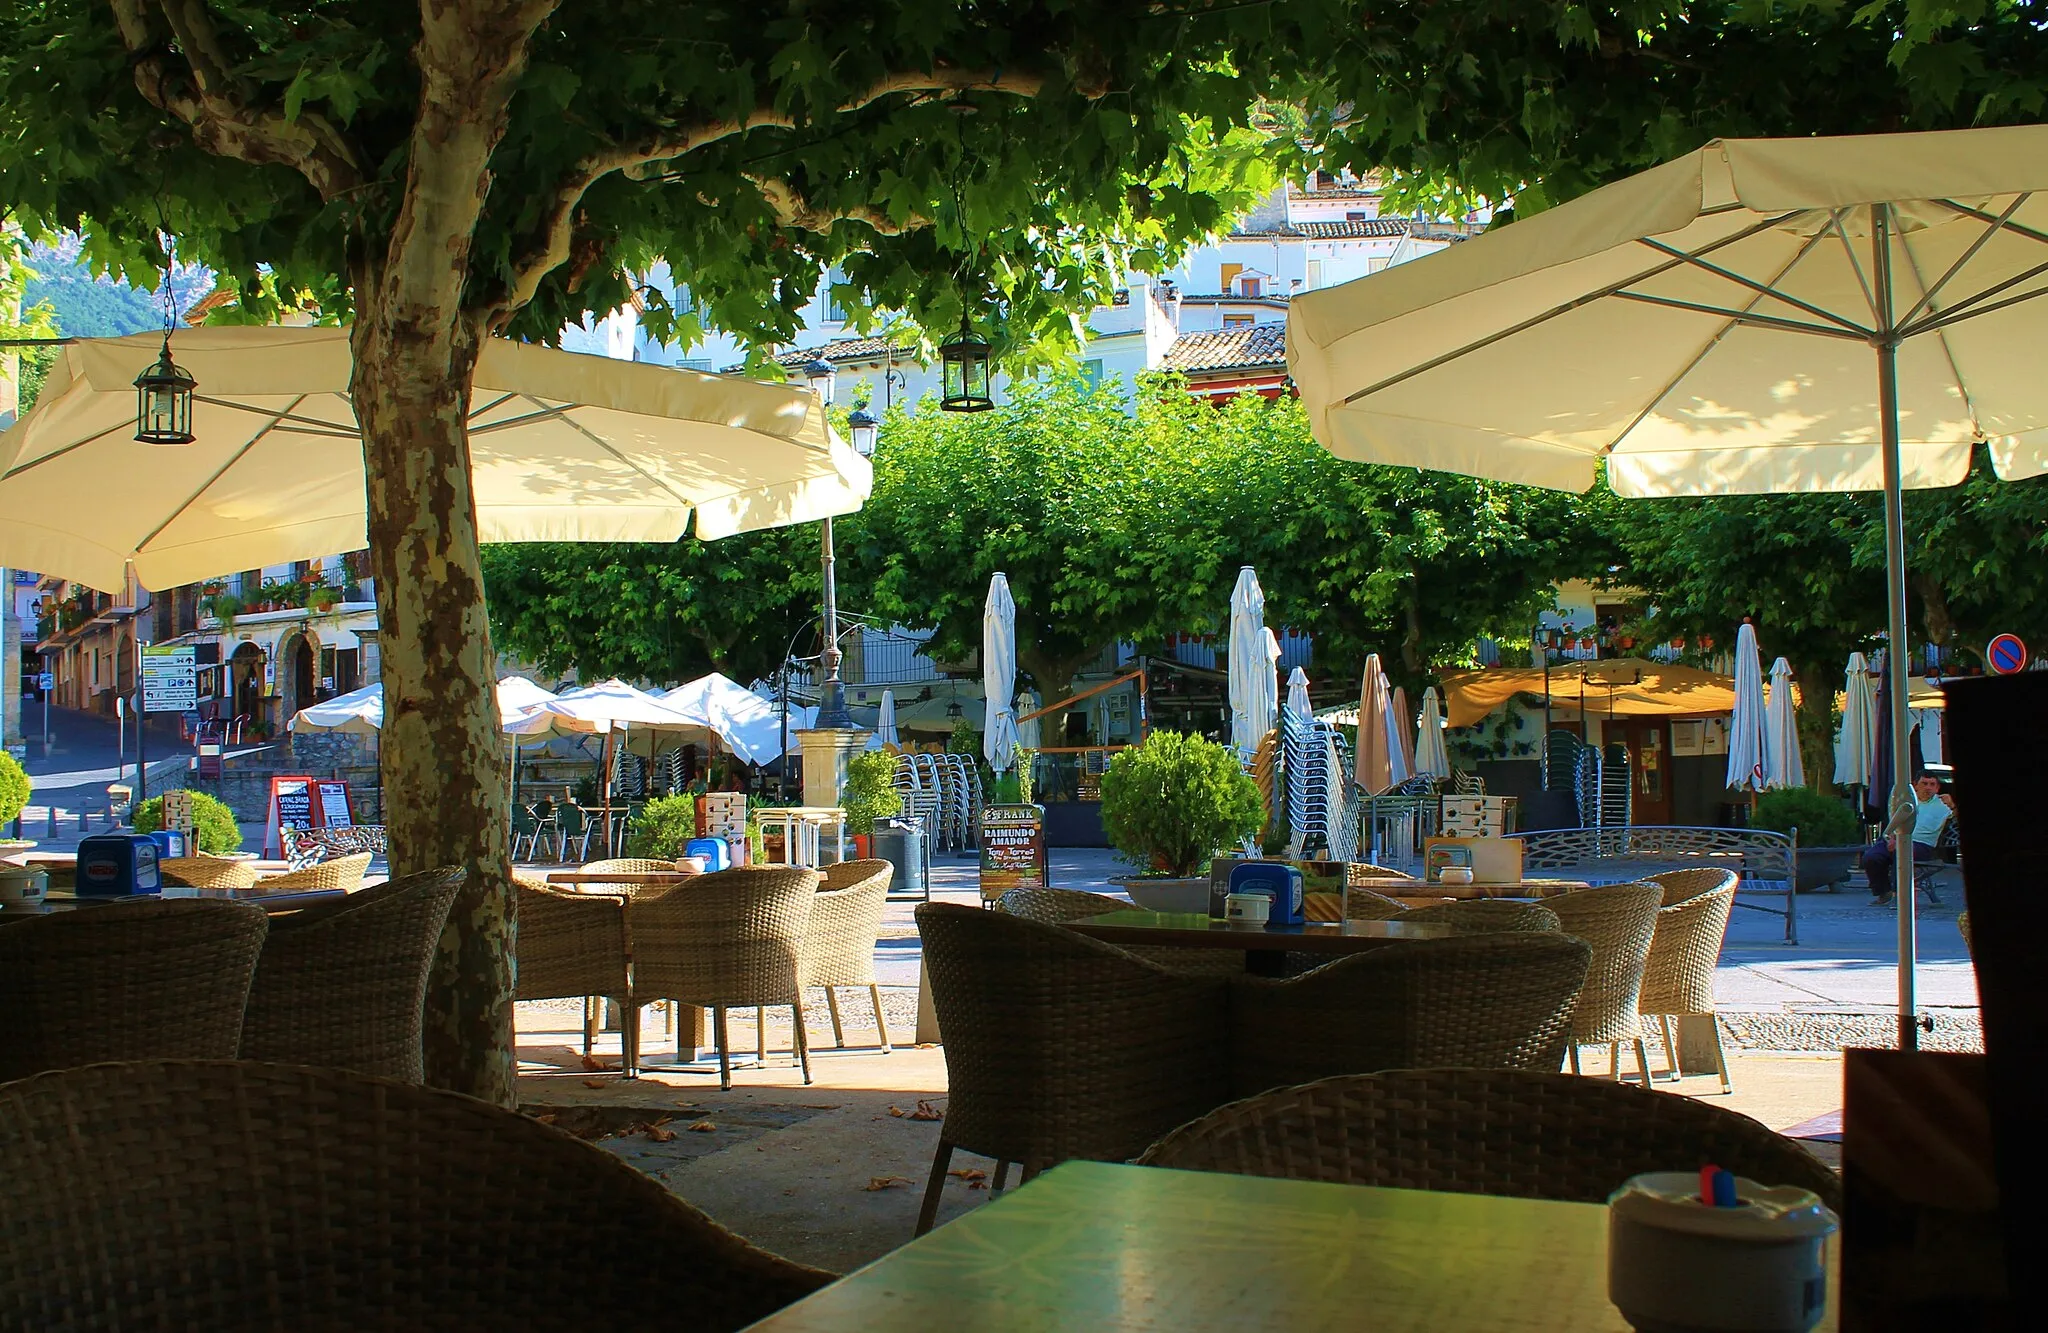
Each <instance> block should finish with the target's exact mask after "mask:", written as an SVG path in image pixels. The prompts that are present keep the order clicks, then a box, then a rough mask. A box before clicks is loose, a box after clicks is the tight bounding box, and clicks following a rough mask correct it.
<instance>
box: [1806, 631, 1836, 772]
mask: <svg viewBox="0 0 2048 1333" xmlns="http://www.w3.org/2000/svg"><path fill="white" fill-rule="evenodd" d="M1836 669H1837V668H1836V667H1835V666H1834V665H1833V664H1832V663H1829V662H1802V663H1800V664H1799V666H1798V667H1797V668H1796V671H1797V673H1798V676H1799V717H1798V723H1799V750H1800V756H1799V757H1800V761H1801V762H1802V763H1803V764H1804V765H1805V768H1806V785H1807V786H1809V787H1811V788H1813V789H1814V790H1815V791H1817V792H1826V793H1830V794H1832V793H1833V792H1834V790H1835V687H1834V684H1833V681H1832V678H1831V675H1830V673H1831V672H1834V671H1835V670H1836Z"/></svg>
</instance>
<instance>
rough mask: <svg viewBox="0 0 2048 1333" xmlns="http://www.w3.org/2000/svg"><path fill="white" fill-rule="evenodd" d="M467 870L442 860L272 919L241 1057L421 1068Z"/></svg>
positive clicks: (409, 1073) (402, 1071)
mask: <svg viewBox="0 0 2048 1333" xmlns="http://www.w3.org/2000/svg"><path fill="white" fill-rule="evenodd" d="M466 873H467V872H465V871H464V870H463V868H462V867H461V866H440V867H438V868H436V869H433V870H428V871H423V872H421V873H419V874H416V875H402V876H400V877H399V878H397V879H394V880H390V881H388V882H387V883H383V884H379V885H377V886H376V887H375V888H372V889H365V890H363V891H362V892H361V893H353V894H350V895H349V896H348V897H346V898H344V899H342V900H341V901H339V902H332V903H317V904H315V905H314V906H311V907H307V908H304V909H302V910H300V911H297V912H290V913H286V914H285V915H283V916H280V917H278V918H277V919H276V920H275V921H273V922H271V925H270V934H269V936H268V937H267V938H266V939H265V940H264V942H263V952H262V954H261V956H259V957H258V959H257V961H256V980H255V984H254V985H253V986H252V987H251V988H250V990H249V1006H248V1010H247V1016H246V1017H245V1018H244V1020H243V1023H242V1048H241V1053H242V1058H243V1059H244V1060H277V1061H282V1062H285V1063H289V1064H303V1065H330V1066H333V1067H335V1068H339V1069H353V1070H355V1071H356V1072H357V1073H359V1074H376V1075H380V1076H382V1077H384V1078H395V1079H398V1080H400V1081H402V1082H406V1083H418V1082H420V1081H421V1079H422V1078H423V1077H424V1076H425V1067H424V1063H423V1054H422V1051H421V1045H420V1042H421V1032H422V1026H423V1017H422V1011H423V1008H424V1006H425V1004H426V998H427V974H428V973H429V971H431V970H432V968H433V965H434V951H435V948H436V947H437V946H438V945H439V943H440V941H441V928H442V926H443V925H444V924H445V923H446V922H447V920H448V906H449V904H450V903H452V902H454V901H455V892H456V890H457V889H459V888H460V887H461V886H462V881H463V878H464V876H465V874H466Z"/></svg>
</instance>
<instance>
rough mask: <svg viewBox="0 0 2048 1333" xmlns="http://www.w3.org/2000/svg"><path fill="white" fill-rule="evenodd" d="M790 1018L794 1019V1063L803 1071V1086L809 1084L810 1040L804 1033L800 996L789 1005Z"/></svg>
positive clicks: (802, 1006) (802, 1004) (802, 1008)
mask: <svg viewBox="0 0 2048 1333" xmlns="http://www.w3.org/2000/svg"><path fill="white" fill-rule="evenodd" d="M789 1014H790V1017H791V1018H794V1019H795V1020H796V1063H797V1067H798V1068H799V1069H802V1070H803V1071H804V1086H805V1087H809V1086H810V1085H811V1041H810V1038H809V1037H808V1036H806V1035H805V1033H804V1002H803V1000H802V998H801V997H799V998H798V1000H797V1002H796V1003H795V1004H792V1005H791V1006H789Z"/></svg>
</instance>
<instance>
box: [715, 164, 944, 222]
mask: <svg viewBox="0 0 2048 1333" xmlns="http://www.w3.org/2000/svg"><path fill="white" fill-rule="evenodd" d="M747 179H748V180H750V181H752V182H753V183H754V184H755V186H757V187H758V188H759V189H760V191H761V198H762V200H763V201H764V202H765V203H766V204H767V205H768V207H769V208H770V209H772V210H773V211H774V213H775V217H776V220H777V221H779V222H781V223H782V225H783V226H785V227H794V228H796V229H797V230H798V231H815V232H827V231H830V230H832V224H833V223H835V222H858V223H861V224H863V225H864V226H867V227H869V228H872V229H873V230H874V231H875V232H876V233H877V234H879V235H882V236H901V235H902V234H903V233H904V232H906V231H916V230H918V229H920V228H923V227H929V226H931V225H932V223H931V219H930V218H926V217H918V216H915V215H913V216H911V217H909V218H907V219H904V220H902V221H898V220H897V219H895V218H892V217H890V216H889V214H888V213H887V212H886V211H884V210H883V209H880V208H877V207H875V206H874V205H873V204H856V205H854V206H853V207H851V208H815V207H813V206H812V205H811V203H810V201H809V200H807V199H805V198H804V197H803V195H801V194H799V193H798V192H797V190H796V187H795V186H793V185H791V184H790V183H789V182H788V181H785V180H775V179H773V178H764V177H760V176H749V177H747Z"/></svg>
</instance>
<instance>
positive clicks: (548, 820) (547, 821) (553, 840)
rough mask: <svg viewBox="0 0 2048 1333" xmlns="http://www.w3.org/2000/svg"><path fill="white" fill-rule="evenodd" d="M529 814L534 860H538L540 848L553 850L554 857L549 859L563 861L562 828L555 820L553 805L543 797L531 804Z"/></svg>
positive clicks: (564, 855)
mask: <svg viewBox="0 0 2048 1333" xmlns="http://www.w3.org/2000/svg"><path fill="white" fill-rule="evenodd" d="M529 813H531V814H532V815H533V837H534V845H533V849H532V850H533V854H534V859H535V860H538V859H540V849H541V848H542V847H549V848H552V849H553V850H554V856H553V857H552V858H550V859H552V860H555V861H561V860H563V859H565V857H566V855H567V854H566V853H565V852H564V851H563V850H562V826H561V825H560V824H559V823H557V822H556V820H555V803H554V802H553V801H551V800H549V799H548V798H547V797H545V796H543V797H541V798H540V799H539V800H537V801H535V802H534V803H533V805H532V807H531V810H530V812H529Z"/></svg>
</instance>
